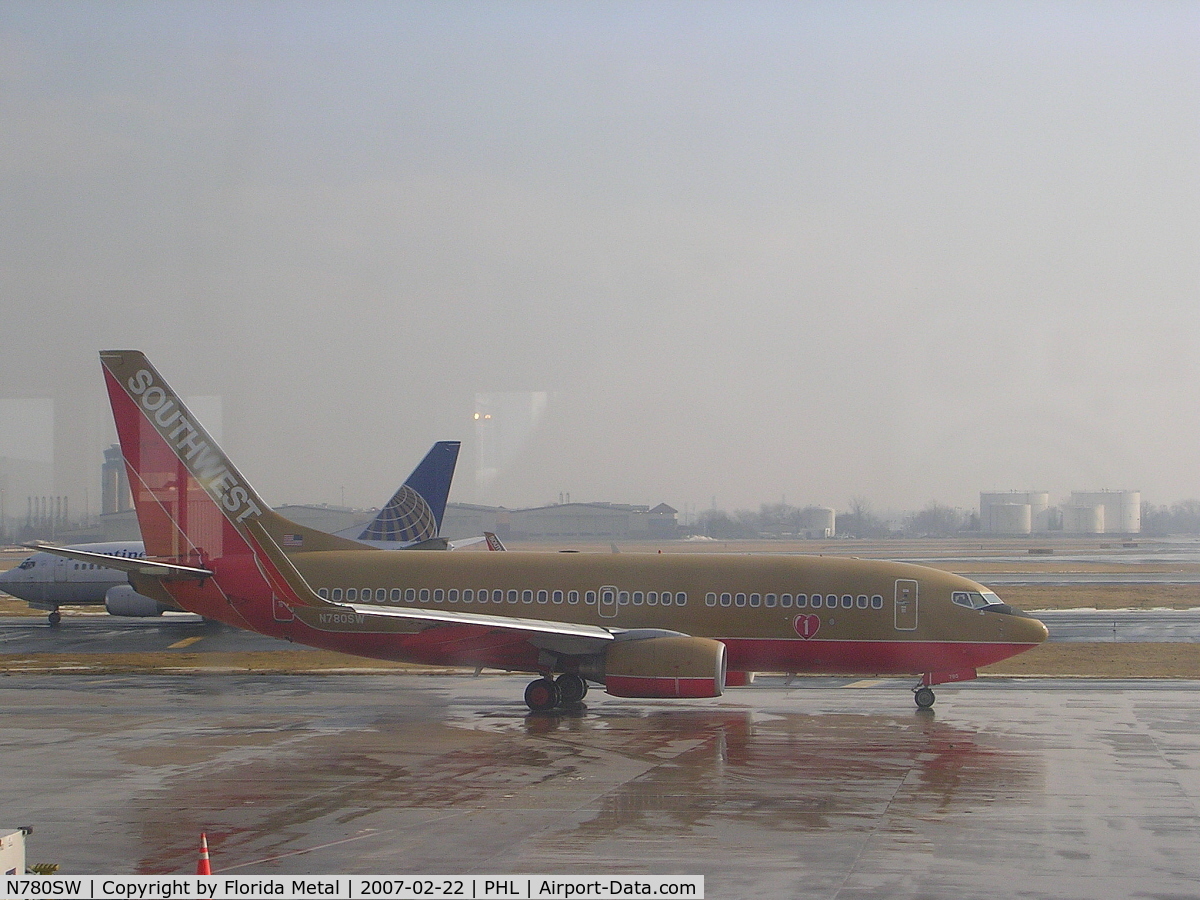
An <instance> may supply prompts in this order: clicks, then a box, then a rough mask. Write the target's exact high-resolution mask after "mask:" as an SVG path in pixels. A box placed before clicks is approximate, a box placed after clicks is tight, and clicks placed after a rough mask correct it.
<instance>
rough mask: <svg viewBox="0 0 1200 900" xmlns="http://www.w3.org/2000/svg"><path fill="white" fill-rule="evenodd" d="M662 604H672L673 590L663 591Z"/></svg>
mask: <svg viewBox="0 0 1200 900" xmlns="http://www.w3.org/2000/svg"><path fill="white" fill-rule="evenodd" d="M662 605H663V606H670V605H671V592H670V591H663V592H662Z"/></svg>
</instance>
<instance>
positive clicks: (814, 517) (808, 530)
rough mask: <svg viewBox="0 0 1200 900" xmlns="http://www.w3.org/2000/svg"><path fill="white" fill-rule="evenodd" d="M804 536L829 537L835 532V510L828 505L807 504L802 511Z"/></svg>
mask: <svg viewBox="0 0 1200 900" xmlns="http://www.w3.org/2000/svg"><path fill="white" fill-rule="evenodd" d="M801 523H802V525H803V526H804V534H805V537H808V538H831V537H833V536H834V535H835V534H836V533H837V532H836V528H837V512H835V511H834V510H832V509H830V508H829V507H828V506H809V507H806V508H805V510H804V512H803V513H802V519H801Z"/></svg>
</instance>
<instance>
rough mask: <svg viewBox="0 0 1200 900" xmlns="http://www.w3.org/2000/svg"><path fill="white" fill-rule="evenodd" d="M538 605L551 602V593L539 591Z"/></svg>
mask: <svg viewBox="0 0 1200 900" xmlns="http://www.w3.org/2000/svg"><path fill="white" fill-rule="evenodd" d="M537 600H538V603H548V602H549V601H550V592H549V591H538V598H537Z"/></svg>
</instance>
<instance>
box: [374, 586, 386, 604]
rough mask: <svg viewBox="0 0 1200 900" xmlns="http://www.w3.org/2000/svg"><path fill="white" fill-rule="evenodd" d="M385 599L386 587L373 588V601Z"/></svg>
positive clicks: (377, 601)
mask: <svg viewBox="0 0 1200 900" xmlns="http://www.w3.org/2000/svg"><path fill="white" fill-rule="evenodd" d="M385 600H387V588H375V602H376V603H383V602H384V601H385Z"/></svg>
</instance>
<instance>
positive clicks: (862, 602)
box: [854, 594, 870, 609]
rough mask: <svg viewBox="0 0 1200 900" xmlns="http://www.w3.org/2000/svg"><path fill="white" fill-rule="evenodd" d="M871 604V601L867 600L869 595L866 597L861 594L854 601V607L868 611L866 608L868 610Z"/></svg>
mask: <svg viewBox="0 0 1200 900" xmlns="http://www.w3.org/2000/svg"><path fill="white" fill-rule="evenodd" d="M869 602H870V601H869V600H868V599H867V595H866V594H859V595H858V596H857V597H856V598H855V599H854V605H855V606H857V607H858V608H859V609H866V608H867V604H868V603H869Z"/></svg>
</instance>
